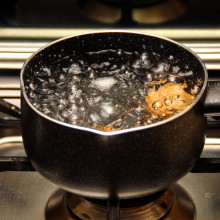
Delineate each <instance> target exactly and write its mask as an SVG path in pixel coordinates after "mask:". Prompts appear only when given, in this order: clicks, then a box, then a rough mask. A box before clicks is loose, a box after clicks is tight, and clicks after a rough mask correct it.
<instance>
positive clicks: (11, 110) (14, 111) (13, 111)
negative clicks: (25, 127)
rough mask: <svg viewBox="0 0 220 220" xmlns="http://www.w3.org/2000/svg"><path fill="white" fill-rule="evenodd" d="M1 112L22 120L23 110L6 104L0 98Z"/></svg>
mask: <svg viewBox="0 0 220 220" xmlns="http://www.w3.org/2000/svg"><path fill="white" fill-rule="evenodd" d="M0 112H3V113H6V114H8V115H10V116H13V117H15V118H18V119H20V118H21V110H20V108H18V107H17V106H15V105H13V104H11V103H9V102H6V101H5V100H4V99H2V98H0Z"/></svg>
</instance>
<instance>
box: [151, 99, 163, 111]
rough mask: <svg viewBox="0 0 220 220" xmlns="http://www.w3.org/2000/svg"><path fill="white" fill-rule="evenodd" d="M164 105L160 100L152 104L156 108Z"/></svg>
mask: <svg viewBox="0 0 220 220" xmlns="http://www.w3.org/2000/svg"><path fill="white" fill-rule="evenodd" d="M162 106H163V103H162V102H160V101H156V102H154V103H153V104H152V107H153V108H154V109H155V110H157V109H159V108H161V107H162Z"/></svg>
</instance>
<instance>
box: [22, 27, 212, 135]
mask: <svg viewBox="0 0 220 220" xmlns="http://www.w3.org/2000/svg"><path fill="white" fill-rule="evenodd" d="M108 33H122V34H123V33H125V34H126V33H127V34H137V35H145V36H150V37H154V38H158V39H163V40H165V41H169V42H171V43H173V44H176V45H178V46H179V47H181V48H183V49H185V50H187V51H188V52H190V53H191V54H192V55H194V57H196V59H197V60H198V61H199V62H200V64H201V66H202V68H203V72H204V82H203V86H202V88H201V90H200V93H199V94H198V96H197V97H196V99H195V100H194V101H193V102H192V103H191V104H190V105H188V106H187V107H186V108H185V109H184V110H183V111H181V112H179V113H177V114H176V115H174V116H171V117H170V118H168V119H164V120H162V121H159V122H155V123H152V124H150V125H145V126H139V127H134V128H128V129H123V130H119V131H111V132H105V131H100V130H96V129H93V128H87V127H81V126H78V125H73V124H68V123H65V122H61V121H58V120H56V119H53V118H51V117H49V116H47V115H45V114H43V113H42V112H41V111H39V110H38V109H37V108H35V107H34V106H33V105H32V104H31V102H30V101H29V98H28V97H27V94H26V91H25V86H24V80H23V75H24V72H25V69H26V66H27V65H28V64H29V63H30V61H31V60H32V59H33V58H34V57H35V56H36V55H37V54H39V53H40V52H42V51H43V50H45V49H46V48H48V47H50V46H53V45H54V44H56V43H59V42H61V41H63V40H67V39H70V38H74V37H80V36H84V35H91V34H108ZM207 84H208V71H207V69H206V67H205V64H204V63H203V61H202V60H201V58H200V57H199V56H198V55H197V54H196V53H195V52H194V51H192V50H191V49H189V48H188V47H186V46H185V45H183V44H181V43H179V42H176V41H174V40H171V39H169V38H166V37H163V36H158V35H154V34H149V33H143V32H138V31H124V30H101V31H91V32H85V33H83V34H75V35H70V36H67V37H64V38H60V39H58V40H55V41H53V42H51V43H48V44H46V45H45V46H43V47H41V48H39V49H38V50H37V51H36V52H34V53H33V54H32V55H31V56H30V57H29V58H28V59H27V60H26V62H25V63H24V65H23V67H22V69H21V72H20V85H21V91H22V94H23V97H24V99H25V101H26V103H27V104H28V105H29V106H30V107H31V108H32V109H33V111H35V112H36V113H37V114H39V115H40V116H42V117H43V118H45V119H47V120H49V121H52V122H54V123H56V124H60V125H62V126H65V127H69V128H74V129H78V130H82V131H88V132H92V133H95V134H98V135H102V136H114V135H118V134H124V133H129V132H135V131H139V130H145V129H150V128H153V127H157V126H161V125H163V124H166V123H169V122H171V121H173V120H175V119H177V118H179V117H181V116H182V115H184V114H186V113H187V112H188V111H190V110H191V109H192V108H193V107H194V106H195V105H196V104H197V103H198V101H199V100H200V98H201V97H202V95H203V94H204V92H205V91H206V87H207Z"/></svg>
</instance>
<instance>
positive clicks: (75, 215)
mask: <svg viewBox="0 0 220 220" xmlns="http://www.w3.org/2000/svg"><path fill="white" fill-rule="evenodd" d="M106 214H107V207H106V202H105V201H101V200H94V199H87V198H83V197H80V196H77V195H73V194H70V193H68V192H64V191H62V190H58V191H56V192H55V193H54V194H53V195H52V196H51V197H50V199H49V201H48V204H47V210H46V218H47V220H60V219H62V220H79V219H81V220H94V219H100V220H101V219H106ZM120 219H124V220H126V219H129V220H131V219H132V220H138V219H148V220H156V219H157V220H158V219H161V220H162V219H163V220H176V219H181V220H195V207H194V204H193V202H192V200H191V198H190V197H189V196H188V195H187V193H186V192H185V191H184V190H183V188H182V187H180V186H179V185H175V186H172V187H170V188H168V189H167V190H166V191H164V192H160V193H157V194H154V195H152V196H146V197H143V198H138V199H129V200H121V201H120Z"/></svg>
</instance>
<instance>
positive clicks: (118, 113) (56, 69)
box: [25, 49, 202, 131]
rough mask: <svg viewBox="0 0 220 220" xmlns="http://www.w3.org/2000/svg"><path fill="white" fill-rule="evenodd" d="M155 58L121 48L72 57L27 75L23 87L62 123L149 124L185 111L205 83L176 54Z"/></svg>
mask: <svg viewBox="0 0 220 220" xmlns="http://www.w3.org/2000/svg"><path fill="white" fill-rule="evenodd" d="M150 57H151V58H150ZM152 57H153V60H154V59H157V60H159V59H158V54H150V55H149V54H148V53H138V52H126V51H123V50H120V49H119V50H110V49H109V50H103V51H98V52H87V53H84V54H73V55H72V56H68V57H64V58H62V59H58V60H57V61H56V62H54V63H53V64H52V65H51V66H50V67H41V68H40V69H39V71H35V73H34V74H32V75H29V76H28V77H27V79H26V80H25V89H26V91H27V95H28V98H29V99H30V102H31V103H32V104H33V106H35V107H36V108H37V109H38V110H39V111H41V112H42V113H44V114H45V115H48V116H49V117H51V118H54V119H56V120H59V121H61V122H65V123H70V124H74V125H79V126H84V127H89V128H94V129H98V130H103V131H114V130H119V129H126V128H131V127H136V126H142V125H148V124H151V123H155V122H157V121H160V120H164V119H166V118H169V117H171V116H172V115H174V114H176V113H178V112H180V111H182V110H183V109H184V108H185V107H186V106H187V105H189V104H191V103H192V102H193V100H194V98H195V96H196V95H197V94H198V93H199V91H200V88H201V85H202V79H199V78H196V77H194V76H193V71H191V70H187V71H181V69H180V67H179V66H178V65H177V64H176V62H171V61H172V60H173V59H174V58H173V56H172V55H170V56H169V57H168V58H167V60H165V61H163V62H159V61H158V62H157V63H155V62H154V61H153V60H152ZM186 69H187V68H186ZM189 82H190V83H189Z"/></svg>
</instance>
